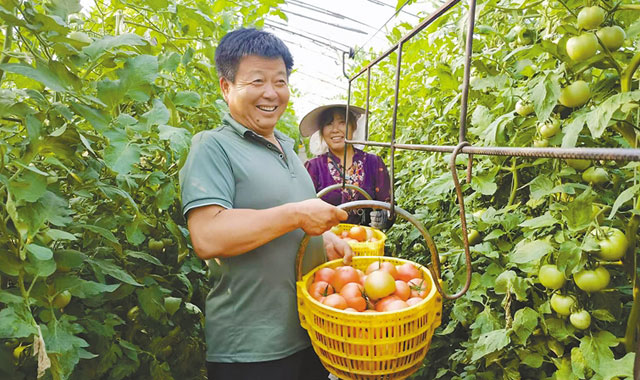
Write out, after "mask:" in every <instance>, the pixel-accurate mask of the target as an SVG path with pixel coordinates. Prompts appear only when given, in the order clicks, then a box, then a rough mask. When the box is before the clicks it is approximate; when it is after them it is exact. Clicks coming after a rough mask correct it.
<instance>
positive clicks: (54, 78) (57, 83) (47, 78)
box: [0, 63, 67, 92]
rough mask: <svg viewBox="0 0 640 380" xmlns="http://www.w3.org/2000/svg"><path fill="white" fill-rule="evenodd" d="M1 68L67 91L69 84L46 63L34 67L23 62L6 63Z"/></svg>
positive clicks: (61, 90) (56, 89)
mask: <svg viewBox="0 0 640 380" xmlns="http://www.w3.org/2000/svg"><path fill="white" fill-rule="evenodd" d="M0 70H4V71H7V72H10V73H14V74H18V75H24V76H25V77H27V78H31V79H33V80H35V81H37V82H40V83H42V84H43V85H45V86H47V87H49V88H50V89H52V90H53V91H58V92H65V91H66V90H67V85H66V84H65V83H64V81H62V80H61V79H60V78H59V77H58V75H56V74H55V73H54V72H52V71H51V70H50V69H49V67H47V66H45V65H38V66H37V67H32V66H30V65H26V64H23V63H5V64H1V65H0Z"/></svg>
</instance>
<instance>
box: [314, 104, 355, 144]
mask: <svg viewBox="0 0 640 380" xmlns="http://www.w3.org/2000/svg"><path fill="white" fill-rule="evenodd" d="M349 124H350V126H349V136H347V139H349V140H351V139H352V138H353V130H354V128H353V127H354V124H355V120H351V119H350V120H349ZM346 130H347V123H346V122H345V119H344V111H340V110H336V111H333V121H332V122H331V123H329V124H327V125H323V126H322V132H321V133H322V138H323V139H324V141H325V142H326V143H327V145H328V146H329V149H330V150H331V151H332V152H336V151H338V152H342V151H344V138H345V133H346Z"/></svg>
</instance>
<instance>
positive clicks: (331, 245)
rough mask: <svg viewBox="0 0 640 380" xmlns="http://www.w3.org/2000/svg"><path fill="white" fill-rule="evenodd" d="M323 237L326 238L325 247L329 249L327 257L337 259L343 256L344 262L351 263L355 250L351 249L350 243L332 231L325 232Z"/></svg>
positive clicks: (326, 249)
mask: <svg viewBox="0 0 640 380" xmlns="http://www.w3.org/2000/svg"><path fill="white" fill-rule="evenodd" d="M322 238H323V240H324V249H325V251H327V258H328V259H329V261H331V260H337V259H339V258H341V257H342V262H343V263H344V264H345V265H349V264H351V258H352V257H353V251H352V250H351V247H350V246H349V243H347V242H346V241H344V240H342V239H340V238H339V237H338V236H337V235H336V234H334V233H333V232H331V231H327V232H325V233H323V234H322Z"/></svg>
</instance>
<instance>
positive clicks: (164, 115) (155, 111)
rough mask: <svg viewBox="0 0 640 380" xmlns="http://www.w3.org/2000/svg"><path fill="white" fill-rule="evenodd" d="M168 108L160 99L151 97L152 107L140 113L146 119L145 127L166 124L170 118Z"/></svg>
mask: <svg viewBox="0 0 640 380" xmlns="http://www.w3.org/2000/svg"><path fill="white" fill-rule="evenodd" d="M170 116H171V115H170V114H169V110H168V109H167V107H166V106H165V105H164V103H162V100H160V99H157V98H156V99H153V108H151V109H150V110H149V111H148V112H147V113H145V114H144V115H142V117H143V118H144V119H145V120H146V126H147V128H149V127H151V126H153V125H159V124H167V123H168V122H169V118H170Z"/></svg>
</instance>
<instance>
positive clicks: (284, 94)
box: [220, 55, 289, 136]
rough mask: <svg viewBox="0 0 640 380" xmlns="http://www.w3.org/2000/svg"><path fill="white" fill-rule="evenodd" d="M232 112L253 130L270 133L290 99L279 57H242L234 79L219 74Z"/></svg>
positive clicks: (234, 116) (285, 70)
mask: <svg viewBox="0 0 640 380" xmlns="http://www.w3.org/2000/svg"><path fill="white" fill-rule="evenodd" d="M220 87H221V89H222V94H223V96H224V99H225V100H226V101H227V104H228V105H229V111H230V112H231V116H232V117H233V118H234V119H235V120H236V121H237V122H239V123H241V124H242V125H244V126H245V127H247V128H249V129H251V130H253V131H254V132H256V133H258V134H260V135H263V136H269V135H271V134H273V128H274V127H275V125H276V122H277V121H278V120H279V119H280V116H282V113H283V112H284V110H285V109H286V108H287V104H288V103H289V83H288V78H287V69H286V67H285V64H284V61H283V60H282V58H265V57H259V56H255V55H249V56H246V57H243V58H242V59H241V60H240V63H239V65H238V71H237V73H236V78H235V83H232V82H231V81H229V80H227V79H225V78H221V79H220Z"/></svg>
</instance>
